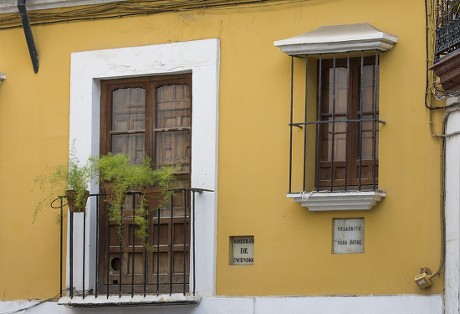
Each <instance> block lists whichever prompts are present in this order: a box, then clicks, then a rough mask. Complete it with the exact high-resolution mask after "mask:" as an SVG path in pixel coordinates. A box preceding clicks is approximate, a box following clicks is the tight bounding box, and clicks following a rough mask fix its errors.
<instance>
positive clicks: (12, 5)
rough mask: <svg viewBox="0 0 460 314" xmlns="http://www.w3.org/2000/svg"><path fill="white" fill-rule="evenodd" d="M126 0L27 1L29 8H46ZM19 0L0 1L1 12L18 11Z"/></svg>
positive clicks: (31, 9)
mask: <svg viewBox="0 0 460 314" xmlns="http://www.w3.org/2000/svg"><path fill="white" fill-rule="evenodd" d="M121 1H126V0H28V1H27V2H26V6H27V9H28V10H30V11H33V10H44V9H54V8H63V7H74V6H79V5H90V4H101V3H110V2H121ZM17 3H18V1H17V0H2V1H0V13H11V12H17V11H18V4H17Z"/></svg>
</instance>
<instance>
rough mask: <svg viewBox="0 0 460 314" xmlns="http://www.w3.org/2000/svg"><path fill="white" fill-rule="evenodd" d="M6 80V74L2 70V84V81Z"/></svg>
mask: <svg viewBox="0 0 460 314" xmlns="http://www.w3.org/2000/svg"><path fill="white" fill-rule="evenodd" d="M4 80H6V74H5V73H2V72H0V84H2V82H3V81H4Z"/></svg>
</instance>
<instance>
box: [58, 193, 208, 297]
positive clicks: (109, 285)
mask: <svg viewBox="0 0 460 314" xmlns="http://www.w3.org/2000/svg"><path fill="white" fill-rule="evenodd" d="M202 192H211V191H210V190H204V189H194V188H191V189H190V188H189V189H177V190H174V191H173V194H172V196H171V199H170V201H169V203H168V204H167V205H166V206H164V207H161V208H155V209H152V210H151V211H150V213H151V214H150V216H149V218H148V220H149V226H148V229H147V230H148V232H147V233H148V235H147V238H146V239H139V238H137V237H136V236H135V229H136V228H137V226H136V224H135V223H134V219H135V216H136V209H135V208H136V205H135V204H136V202H137V198H138V197H139V196H140V195H141V194H140V193H139V192H133V193H129V194H128V195H127V202H126V203H125V205H126V204H128V203H131V206H123V208H121V209H120V210H121V211H122V217H123V226H122V229H123V230H122V231H121V233H120V231H119V229H118V228H119V226H118V225H116V224H114V222H112V221H110V219H109V218H108V216H107V214H105V212H104V211H105V210H106V209H105V207H106V204H105V203H106V202H105V198H106V197H107V195H105V194H90V200H88V202H90V204H92V205H91V206H90V208H91V209H90V211H92V213H91V214H89V213H88V210H87V213H85V214H79V213H72V212H70V213H69V217H68V232H67V234H68V241H67V242H65V239H64V230H65V228H64V225H63V223H62V221H63V219H62V218H63V212H64V209H65V207H66V200H65V197H59V198H58V199H56V202H59V203H58V204H57V206H56V207H58V208H60V215H61V232H60V238H61V240H60V248H61V249H60V250H61V251H60V253H61V254H60V256H61V257H60V258H61V261H60V288H61V289H60V291H63V289H62V286H63V276H64V270H63V269H64V264H63V263H64V258H63V253H64V252H63V250H64V244H65V243H67V245H68V250H67V252H68V254H67V256H68V263H67V267H68V270H67V275H68V277H67V283H68V291H69V297H70V299H73V298H74V296H76V295H79V296H81V297H82V298H83V299H84V298H85V297H86V296H88V295H92V296H93V297H95V298H98V297H101V296H103V297H106V298H107V299H108V298H109V297H110V296H120V297H121V296H122V295H123V296H124V295H128V296H129V295H131V297H133V296H134V295H136V296H137V295H141V296H142V295H143V296H144V297H145V296H147V295H160V294H169V295H172V294H178V293H179V294H182V295H184V296H185V295H187V296H195V290H196V284H195V283H196V281H195V212H196V208H195V197H196V194H197V193H202ZM56 202H55V204H56ZM128 207H129V208H128ZM88 219H95V221H92V222H91V223H89V221H88ZM76 221H77V222H76ZM90 226H93V227H92V232H88V230H87V228H91V227H90ZM79 228H83V230H77V229H79ZM77 236H82V237H83V239H77V238H76V237H77ZM88 254H90V255H91V256H93V258H88V256H89V255H88ZM90 269H91V270H90ZM89 274H91V275H89ZM88 278H89V279H88ZM88 281H89V282H88ZM61 296H62V295H61Z"/></svg>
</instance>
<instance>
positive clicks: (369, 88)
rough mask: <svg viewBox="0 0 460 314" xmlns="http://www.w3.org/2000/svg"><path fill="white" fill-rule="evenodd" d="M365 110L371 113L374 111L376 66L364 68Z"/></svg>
mask: <svg viewBox="0 0 460 314" xmlns="http://www.w3.org/2000/svg"><path fill="white" fill-rule="evenodd" d="M363 109H364V111H365V112H371V111H372V110H373V109H374V66H373V65H365V66H364V67H363Z"/></svg>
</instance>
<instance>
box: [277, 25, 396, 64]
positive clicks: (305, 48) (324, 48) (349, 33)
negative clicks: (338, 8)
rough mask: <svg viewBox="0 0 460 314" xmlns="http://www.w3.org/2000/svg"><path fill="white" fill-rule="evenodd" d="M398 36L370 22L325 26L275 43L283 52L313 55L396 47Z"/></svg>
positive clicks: (383, 49) (381, 49) (382, 49)
mask: <svg viewBox="0 0 460 314" xmlns="http://www.w3.org/2000/svg"><path fill="white" fill-rule="evenodd" d="M397 41H398V38H397V37H396V36H393V35H390V34H387V33H384V32H381V31H379V30H378V29H376V28H375V27H373V26H372V25H370V24H367V23H362V24H347V25H333V26H322V27H319V28H317V29H315V30H313V31H311V32H308V33H304V34H301V35H298V36H294V37H291V38H287V39H282V40H278V41H275V42H274V45H275V46H276V47H278V48H280V49H281V51H282V52H284V53H286V54H288V55H290V56H296V55H312V54H320V53H337V52H351V51H368V50H378V51H382V52H383V51H387V50H389V49H391V48H393V45H394V44H396V42H397Z"/></svg>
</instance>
